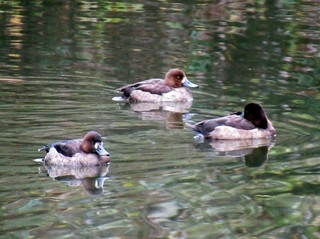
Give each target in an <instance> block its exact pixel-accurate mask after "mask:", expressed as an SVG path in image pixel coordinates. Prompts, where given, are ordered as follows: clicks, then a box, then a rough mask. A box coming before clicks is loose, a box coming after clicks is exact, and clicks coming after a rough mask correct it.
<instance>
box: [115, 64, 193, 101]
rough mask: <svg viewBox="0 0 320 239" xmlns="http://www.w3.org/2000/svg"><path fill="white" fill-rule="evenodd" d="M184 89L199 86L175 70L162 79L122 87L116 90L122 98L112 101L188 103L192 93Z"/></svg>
mask: <svg viewBox="0 0 320 239" xmlns="http://www.w3.org/2000/svg"><path fill="white" fill-rule="evenodd" d="M185 87H189V88H197V87H199V86H198V85H197V84H194V83H192V82H191V81H189V80H188V78H187V76H186V74H185V73H184V72H183V71H182V70H180V69H177V68H175V69H170V70H169V71H168V72H167V74H166V75H165V78H164V79H160V78H152V79H149V80H144V81H139V82H136V83H133V84H129V85H125V86H122V87H120V88H119V89H117V92H119V93H122V96H121V97H113V98H112V99H113V100H114V101H127V102H130V101H131V102H132V101H134V102H163V101H179V102H180V101H190V100H192V99H193V98H192V93H191V92H190V91H189V90H188V89H187V88H185Z"/></svg>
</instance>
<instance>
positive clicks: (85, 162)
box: [38, 131, 110, 166]
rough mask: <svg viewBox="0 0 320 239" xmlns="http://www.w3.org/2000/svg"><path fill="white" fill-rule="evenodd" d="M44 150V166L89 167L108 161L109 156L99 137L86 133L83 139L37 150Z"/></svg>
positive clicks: (95, 134) (58, 143) (91, 132)
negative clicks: (45, 152) (45, 153)
mask: <svg viewBox="0 0 320 239" xmlns="http://www.w3.org/2000/svg"><path fill="white" fill-rule="evenodd" d="M41 150H46V151H47V155H46V156H45V157H44V158H43V159H42V161H43V162H44V163H45V164H46V165H73V166H91V165H101V164H104V163H108V162H109V161H110V154H109V153H108V152H107V151H106V150H105V149H104V147H103V143H102V139H101V135H100V134H99V133H97V132H95V131H90V132H88V133H87V134H86V135H85V136H84V138H83V139H73V140H63V141H60V142H57V143H52V144H48V145H46V146H44V147H43V148H40V149H38V151H41Z"/></svg>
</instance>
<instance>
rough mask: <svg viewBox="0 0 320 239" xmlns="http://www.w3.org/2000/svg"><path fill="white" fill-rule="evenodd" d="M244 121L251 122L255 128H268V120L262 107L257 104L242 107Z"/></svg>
mask: <svg viewBox="0 0 320 239" xmlns="http://www.w3.org/2000/svg"><path fill="white" fill-rule="evenodd" d="M243 117H244V118H245V119H247V120H249V121H250V122H252V123H253V124H254V125H255V126H256V127H258V128H262V129H266V128H267V127H268V118H267V115H266V113H265V112H264V109H263V108H262V106H261V105H260V104H258V103H250V104H247V105H246V106H245V107H244V116H243Z"/></svg>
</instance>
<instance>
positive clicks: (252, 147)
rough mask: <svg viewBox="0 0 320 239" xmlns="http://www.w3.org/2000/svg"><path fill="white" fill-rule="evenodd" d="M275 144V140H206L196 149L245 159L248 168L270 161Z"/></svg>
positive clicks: (216, 154)
mask: <svg viewBox="0 0 320 239" xmlns="http://www.w3.org/2000/svg"><path fill="white" fill-rule="evenodd" d="M274 144H275V138H274V137H272V138H263V139H246V140H205V141H204V142H203V143H202V144H197V145H196V147H197V148H200V149H202V150H203V149H204V150H210V151H212V150H213V152H214V155H215V156H228V157H239V158H243V160H244V162H245V164H246V166H248V167H260V166H261V165H263V164H264V163H266V162H267V161H268V153H269V151H270V149H271V148H272V147H273V146H274Z"/></svg>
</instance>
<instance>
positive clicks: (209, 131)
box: [186, 103, 276, 139]
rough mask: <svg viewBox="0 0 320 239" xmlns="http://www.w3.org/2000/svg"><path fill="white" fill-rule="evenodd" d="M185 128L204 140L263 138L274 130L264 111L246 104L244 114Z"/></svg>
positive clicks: (258, 105) (254, 104)
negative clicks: (199, 134) (200, 135)
mask: <svg viewBox="0 0 320 239" xmlns="http://www.w3.org/2000/svg"><path fill="white" fill-rule="evenodd" d="M186 126H187V127H188V128H190V129H192V130H193V131H195V132H197V133H201V134H202V135H203V136H204V137H205V138H212V139H248V138H264V137H269V136H272V135H275V132H276V131H275V129H274V127H273V125H272V123H271V122H270V121H269V119H268V117H267V115H266V113H265V111H264V109H263V108H262V106H261V105H260V104H258V103H250V104H247V105H246V106H245V108H244V112H243V113H241V112H237V113H232V114H230V115H227V116H224V117H221V118H215V119H209V120H205V121H202V122H199V123H197V124H195V125H190V124H186Z"/></svg>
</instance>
